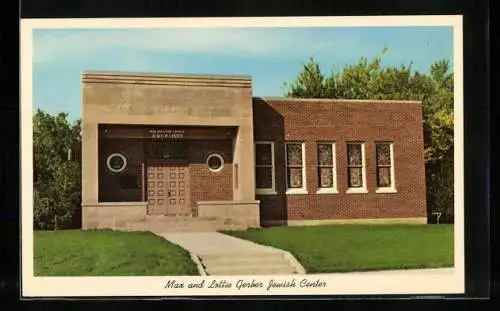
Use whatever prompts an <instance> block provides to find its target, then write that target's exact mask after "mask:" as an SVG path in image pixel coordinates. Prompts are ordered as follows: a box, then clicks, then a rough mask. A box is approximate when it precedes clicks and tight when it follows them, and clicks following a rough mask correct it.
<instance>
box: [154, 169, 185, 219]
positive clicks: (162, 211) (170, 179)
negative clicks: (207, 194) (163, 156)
mask: <svg viewBox="0 0 500 311" xmlns="http://www.w3.org/2000/svg"><path fill="white" fill-rule="evenodd" d="M188 187H189V166H188V165H179V164H153V165H149V166H148V192H147V193H148V213H149V214H151V215H181V214H190V213H191V208H190V206H189V203H188V202H189V198H188V194H189V189H188Z"/></svg>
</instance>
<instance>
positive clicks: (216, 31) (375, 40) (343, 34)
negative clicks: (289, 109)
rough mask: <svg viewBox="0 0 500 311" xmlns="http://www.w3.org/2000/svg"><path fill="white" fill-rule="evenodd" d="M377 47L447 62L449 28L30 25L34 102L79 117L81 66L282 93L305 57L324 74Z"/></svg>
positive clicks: (388, 61) (392, 55)
mask: <svg viewBox="0 0 500 311" xmlns="http://www.w3.org/2000/svg"><path fill="white" fill-rule="evenodd" d="M384 46H386V47H388V49H389V50H388V52H387V54H386V55H385V56H384V57H383V60H382V61H383V63H382V64H383V65H387V66H392V65H399V64H409V63H410V62H413V68H414V69H415V70H418V71H421V72H427V71H428V69H429V66H430V65H431V64H432V63H433V62H435V61H436V60H439V59H442V58H446V59H449V60H450V62H451V65H453V30H452V27H451V26H450V27H447V26H439V27H428V26H427V27H352V28H347V27H329V28H318V27H311V28H307V27H299V28H290V27H273V28H264V27H263V28H163V29H123V28H121V29H75V28H73V29H35V30H34V31H33V106H34V107H33V108H34V110H36V109H37V108H41V109H43V110H45V111H47V112H50V113H58V112H67V113H69V115H70V118H71V119H75V118H80V117H81V84H80V83H81V82H80V77H81V73H82V72H83V71H84V70H97V71H137V72H164V73H198V74H228V75H232V74H235V75H250V76H252V79H253V92H254V96H283V94H284V90H283V88H282V85H283V82H285V81H290V80H292V79H293V78H294V77H295V76H296V75H297V74H298V73H299V72H300V70H301V63H302V62H306V61H307V59H308V58H309V57H314V58H315V59H316V60H318V61H319V63H320V65H321V68H322V71H323V72H324V73H329V72H330V71H331V70H332V69H333V68H334V67H335V68H337V69H342V68H343V67H345V66H346V65H349V64H355V63H357V61H358V60H359V59H360V57H362V56H364V57H368V58H369V59H370V58H372V57H374V56H375V55H377V54H379V53H380V52H381V51H382V49H383V48H384Z"/></svg>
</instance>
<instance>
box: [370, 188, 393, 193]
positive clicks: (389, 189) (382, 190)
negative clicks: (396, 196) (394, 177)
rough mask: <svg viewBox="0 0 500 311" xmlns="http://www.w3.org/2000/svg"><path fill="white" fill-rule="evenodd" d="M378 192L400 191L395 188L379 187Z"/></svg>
mask: <svg viewBox="0 0 500 311" xmlns="http://www.w3.org/2000/svg"><path fill="white" fill-rule="evenodd" d="M375 192H376V193H398V191H397V190H396V189H395V188H377V190H375Z"/></svg>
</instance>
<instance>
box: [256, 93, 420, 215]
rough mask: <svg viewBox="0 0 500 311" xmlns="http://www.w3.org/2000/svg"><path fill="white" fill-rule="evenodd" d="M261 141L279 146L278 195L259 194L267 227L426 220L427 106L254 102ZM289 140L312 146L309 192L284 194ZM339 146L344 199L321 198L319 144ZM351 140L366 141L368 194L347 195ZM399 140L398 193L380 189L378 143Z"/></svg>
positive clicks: (396, 160) (339, 179)
mask: <svg viewBox="0 0 500 311" xmlns="http://www.w3.org/2000/svg"><path fill="white" fill-rule="evenodd" d="M254 131H255V134H254V139H255V141H265V140H271V141H274V142H275V162H276V163H275V170H276V190H277V195H258V196H257V199H258V200H261V210H260V213H261V221H263V222H265V221H269V220H286V219H288V220H317V219H356V218H404V217H425V216H426V194H425V170H424V153H423V152H424V145H423V129H422V106H421V104H420V103H415V102H395V101H393V102H391V101H388V102H381V101H373V102H369V101H341V100H337V101H336V100H300V99H297V100H269V99H268V100H266V99H260V98H255V99H254ZM287 141H299V142H304V143H305V155H306V178H307V179H306V184H307V190H308V194H306V195H304V194H288V195H287V194H285V191H286V168H285V147H284V143H285V142H287ZM318 141H334V142H335V143H336V162H337V163H336V164H337V188H338V191H339V193H338V194H316V191H317V190H318V180H317V173H316V169H317V168H316V152H317V151H316V142H318ZM348 141H362V142H364V143H365V163H366V182H367V189H368V193H364V194H347V193H346V190H347V150H346V149H347V148H346V142H348ZM376 141H392V142H393V144H394V169H395V185H396V189H397V193H389V194H380V193H375V190H376V187H377V186H376V158H375V142H376Z"/></svg>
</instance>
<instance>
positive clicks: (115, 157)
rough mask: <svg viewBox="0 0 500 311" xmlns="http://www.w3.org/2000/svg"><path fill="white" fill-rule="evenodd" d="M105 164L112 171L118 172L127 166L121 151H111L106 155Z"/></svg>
mask: <svg viewBox="0 0 500 311" xmlns="http://www.w3.org/2000/svg"><path fill="white" fill-rule="evenodd" d="M106 166H107V167H108V169H109V170H110V171H112V172H113V173H119V172H121V171H123V170H124V169H125V168H126V167H127V158H125V156H124V155H123V154H121V153H113V154H111V155H109V156H108V159H107V160H106Z"/></svg>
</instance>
